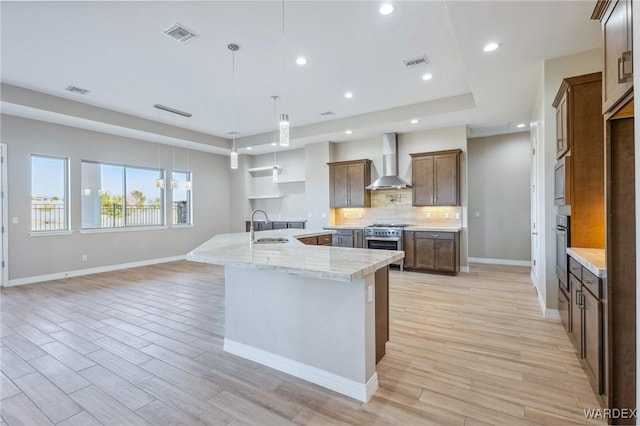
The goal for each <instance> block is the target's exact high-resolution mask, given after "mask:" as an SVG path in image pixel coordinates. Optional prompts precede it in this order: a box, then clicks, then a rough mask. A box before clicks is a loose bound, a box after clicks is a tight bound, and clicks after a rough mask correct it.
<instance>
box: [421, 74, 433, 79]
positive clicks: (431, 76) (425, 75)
mask: <svg viewBox="0 0 640 426" xmlns="http://www.w3.org/2000/svg"><path fill="white" fill-rule="evenodd" d="M432 78H433V75H431V74H430V73H426V74H423V75H422V79H423V80H431V79H432Z"/></svg>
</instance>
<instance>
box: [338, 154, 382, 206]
mask: <svg viewBox="0 0 640 426" xmlns="http://www.w3.org/2000/svg"><path fill="white" fill-rule="evenodd" d="M327 164H328V165H329V198H330V200H329V207H332V208H339V207H371V192H370V191H369V190H368V189H366V186H367V185H369V184H370V183H371V160H353V161H340V162H336V163H327Z"/></svg>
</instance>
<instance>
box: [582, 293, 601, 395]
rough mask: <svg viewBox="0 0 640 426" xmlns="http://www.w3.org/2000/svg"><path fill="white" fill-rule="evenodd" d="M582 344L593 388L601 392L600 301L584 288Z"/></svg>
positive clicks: (598, 392)
mask: <svg viewBox="0 0 640 426" xmlns="http://www.w3.org/2000/svg"><path fill="white" fill-rule="evenodd" d="M583 287H584V286H583ZM582 311H583V313H584V316H583V317H582V328H583V330H584V335H583V336H582V337H583V339H582V342H583V343H582V346H583V350H584V365H585V367H586V368H585V370H586V371H587V375H588V376H589V380H590V381H591V386H592V388H593V390H594V391H595V392H596V393H597V394H600V393H601V392H602V369H603V359H602V354H603V351H602V349H603V347H602V345H603V339H602V302H601V301H600V300H598V298H597V297H595V296H594V295H593V294H591V292H590V291H589V290H587V289H586V288H584V289H583V291H582Z"/></svg>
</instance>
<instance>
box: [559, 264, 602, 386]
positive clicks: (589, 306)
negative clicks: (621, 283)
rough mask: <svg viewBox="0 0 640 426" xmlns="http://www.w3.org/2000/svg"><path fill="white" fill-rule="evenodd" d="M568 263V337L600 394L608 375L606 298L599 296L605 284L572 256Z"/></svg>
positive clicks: (590, 380)
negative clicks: (569, 297) (569, 303)
mask: <svg viewBox="0 0 640 426" xmlns="http://www.w3.org/2000/svg"><path fill="white" fill-rule="evenodd" d="M569 263H570V265H572V268H571V273H570V274H569V288H570V289H571V305H570V307H569V312H570V316H571V320H570V328H569V337H571V341H572V342H573V344H574V345H575V347H576V352H577V355H578V358H580V360H581V363H582V366H583V369H584V371H585V372H586V373H587V378H588V379H589V383H590V384H591V388H592V389H593V391H594V392H595V393H596V394H597V395H600V394H602V393H603V392H604V374H605V351H604V342H605V339H604V318H603V312H604V311H603V300H601V299H600V295H601V294H603V287H604V284H603V280H602V279H600V278H598V277H596V276H595V275H593V274H592V273H591V272H590V271H589V270H588V269H586V268H585V267H583V266H580V267H579V268H576V266H577V265H579V263H578V262H577V261H576V260H575V259H573V258H572V257H569ZM574 274H577V275H578V276H579V277H580V278H578V276H576V275H574ZM560 291H562V290H560ZM561 315H562V313H561Z"/></svg>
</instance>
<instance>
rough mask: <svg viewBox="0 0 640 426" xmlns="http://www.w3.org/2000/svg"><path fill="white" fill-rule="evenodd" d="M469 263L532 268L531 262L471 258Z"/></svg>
mask: <svg viewBox="0 0 640 426" xmlns="http://www.w3.org/2000/svg"><path fill="white" fill-rule="evenodd" d="M468 260H469V262H473V263H486V264H489V265H510V266H531V261H530V260H513V259H493V258H490V257H470V258H469V259H468Z"/></svg>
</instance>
